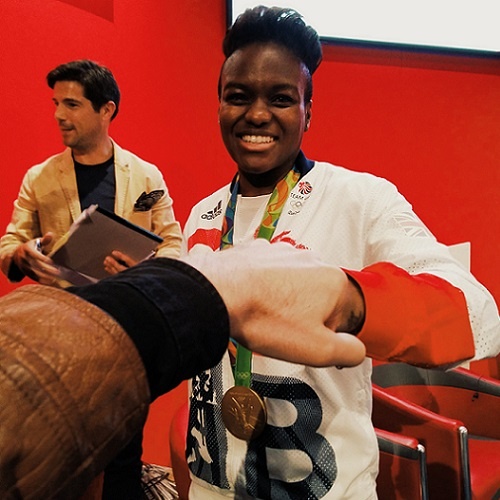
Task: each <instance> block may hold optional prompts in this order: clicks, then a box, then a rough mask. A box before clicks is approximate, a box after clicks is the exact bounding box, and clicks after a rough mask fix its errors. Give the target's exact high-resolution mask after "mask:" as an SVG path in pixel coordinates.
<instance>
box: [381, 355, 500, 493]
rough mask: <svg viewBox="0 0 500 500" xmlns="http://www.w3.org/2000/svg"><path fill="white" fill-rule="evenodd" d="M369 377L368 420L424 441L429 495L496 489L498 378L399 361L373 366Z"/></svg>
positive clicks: (499, 467)
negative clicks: (370, 413) (370, 415)
mask: <svg viewBox="0 0 500 500" xmlns="http://www.w3.org/2000/svg"><path fill="white" fill-rule="evenodd" d="M372 380H373V384H374V386H373V396H374V404H373V422H374V425H375V426H377V427H381V428H383V429H387V430H390V431H392V432H398V433H402V434H405V435H408V436H412V437H414V438H416V439H418V440H419V441H420V442H421V443H422V444H423V445H424V446H425V449H426V452H427V470H428V484H429V494H430V498H436V499H441V498H451V499H469V498H479V499H483V498H494V497H495V495H498V493H499V491H500V424H499V418H498V417H499V415H500V398H499V396H500V382H498V381H497V380H494V379H486V378H484V377H479V376H477V375H475V374H473V373H471V372H469V371H468V370H464V369H455V370H450V371H447V372H445V371H440V370H426V369H423V368H416V367H413V366H409V365H406V364H404V363H387V364H379V365H377V366H374V369H373V377H372Z"/></svg>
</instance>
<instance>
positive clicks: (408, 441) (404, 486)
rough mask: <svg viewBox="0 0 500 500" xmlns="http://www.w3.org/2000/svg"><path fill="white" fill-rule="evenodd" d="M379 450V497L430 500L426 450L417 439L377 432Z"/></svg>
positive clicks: (387, 499)
mask: <svg viewBox="0 0 500 500" xmlns="http://www.w3.org/2000/svg"><path fill="white" fill-rule="evenodd" d="M375 432H376V434H377V441H378V448H379V457H380V459H379V473H378V476H377V496H378V498H380V499H384V500H389V499H390V500H427V499H428V498H429V495H428V489H427V467H426V460H425V448H424V447H423V446H422V445H421V444H420V443H419V442H418V440H417V439H415V438H411V437H407V436H403V435H401V434H395V433H393V432H389V431H384V430H382V429H375Z"/></svg>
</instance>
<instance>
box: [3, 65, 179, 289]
mask: <svg viewBox="0 0 500 500" xmlns="http://www.w3.org/2000/svg"><path fill="white" fill-rule="evenodd" d="M47 83H48V85H49V87H50V88H51V89H53V97H52V100H53V102H54V105H55V108H56V110H55V119H56V121H57V124H58V126H59V129H60V132H61V136H62V140H63V143H64V145H65V146H67V149H66V150H65V151H63V152H62V153H59V154H57V155H55V156H52V157H50V158H48V159H47V160H45V161H44V162H43V163H41V164H39V165H35V166H34V167H32V168H30V169H29V170H28V172H27V173H26V175H25V177H24V180H23V182H22V185H21V189H20V191H19V195H18V198H17V200H16V201H15V202H14V211H13V214H12V219H11V222H10V223H9V225H8V226H7V230H6V234H5V235H4V236H3V237H2V238H1V240H0V265H1V269H2V272H3V273H4V274H5V275H6V276H7V277H8V279H9V280H10V281H13V282H18V281H21V280H22V279H23V278H24V276H29V277H30V278H32V279H34V280H35V281H38V282H39V283H41V284H47V285H54V284H56V283H57V278H58V276H59V271H58V269H57V268H56V267H55V265H54V263H53V262H52V260H51V259H50V258H49V257H47V254H48V253H49V252H50V250H51V249H52V248H53V245H54V244H55V243H56V242H57V240H58V239H59V238H61V237H62V236H63V235H64V234H65V233H66V232H67V231H68V229H69V227H70V226H71V224H72V223H73V222H74V220H75V219H76V218H77V217H78V216H79V215H80V213H81V212H82V210H84V209H85V208H87V207H89V206H90V205H92V204H98V205H99V206H100V207H102V208H104V209H107V210H108V211H110V212H114V213H116V214H117V215H119V216H121V217H124V218H125V219H127V220H129V221H130V222H133V223H135V224H137V225H139V226H142V227H144V228H145V229H147V230H149V231H152V232H154V233H155V234H157V235H159V236H161V237H162V238H163V242H162V243H161V244H160V245H159V246H158V249H157V252H156V254H157V255H158V256H163V257H177V256H178V255H179V249H180V243H181V232H180V228H179V224H178V222H177V221H176V220H175V218H174V213H173V210H172V199H171V198H170V197H169V194H168V190H167V186H166V184H165V181H164V179H163V177H162V174H161V172H160V171H159V170H158V169H157V168H156V166H154V165H152V164H150V163H147V162H145V161H144V160H142V159H141V158H139V157H138V156H136V155H134V154H133V153H131V152H129V151H126V150H124V149H122V148H121V147H120V146H118V144H116V143H115V142H114V141H113V140H112V139H111V137H110V136H109V126H110V123H111V121H112V120H113V119H114V118H115V117H116V115H117V113H118V110H119V105H120V90H119V88H118V85H117V83H116V81H115V78H114V77H113V74H112V73H111V71H110V70H109V69H108V68H106V67H104V66H101V65H99V64H97V63H95V62H93V61H89V60H80V61H72V62H69V63H66V64H62V65H60V66H58V67H57V68H55V69H53V70H52V71H51V72H50V73H49V74H48V75H47ZM134 264H135V262H134V261H133V260H132V259H131V258H130V257H129V256H127V255H125V254H123V253H121V252H118V251H115V252H113V253H112V254H111V255H110V256H108V257H107V258H106V260H105V262H103V266H104V268H105V269H106V271H108V272H109V273H110V274H115V273H117V272H119V271H122V270H123V269H125V268H126V267H130V266H132V265H134Z"/></svg>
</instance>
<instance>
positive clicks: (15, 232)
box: [0, 143, 182, 274]
mask: <svg viewBox="0 0 500 500" xmlns="http://www.w3.org/2000/svg"><path fill="white" fill-rule="evenodd" d="M113 146H114V158H115V179H116V195H115V213H116V214H117V215H120V216H121V217H124V218H125V219H127V220H129V221H130V222H133V223H134V224H137V225H139V226H141V227H144V228H145V229H148V230H149V231H152V232H154V233H156V234H158V235H159V236H161V237H162V238H163V240H164V241H163V243H161V245H160V246H159V247H158V250H157V256H162V257H174V258H175V257H178V256H179V253H180V247H181V241H182V235H181V230H180V225H179V223H178V222H177V221H176V220H175V217H174V212H173V209H172V199H171V198H170V196H169V194H168V189H167V186H166V184H165V181H164V179H163V176H162V174H161V172H160V171H159V170H158V168H157V167H156V166H154V165H153V164H151V163H148V162H145V161H144V160H141V159H140V158H139V157H138V156H136V155H134V154H133V153H131V152H129V151H126V150H124V149H122V148H120V146H118V145H117V144H116V143H113ZM155 190H163V191H164V194H163V196H162V197H161V198H160V199H159V200H158V201H157V202H156V203H155V204H154V205H153V206H152V207H151V208H149V209H147V210H143V211H138V210H134V205H135V203H136V201H137V200H138V198H139V197H140V196H141V195H142V194H143V193H146V194H148V193H151V192H152V191H155ZM80 213H81V209H80V200H79V197H78V189H77V185H76V176H75V169H74V165H73V159H72V157H71V150H70V149H69V148H68V149H66V150H65V151H64V152H62V153H60V154H57V155H55V156H52V157H51V158H48V159H47V160H45V161H44V162H43V163H41V164H39V165H35V166H33V167H31V168H30V169H29V170H28V171H27V172H26V175H25V176H24V179H23V182H22V185H21V189H20V191H19V195H18V197H17V199H16V201H15V202H14V211H13V213H12V219H11V221H10V223H9V224H8V226H7V230H6V234H5V235H4V236H3V237H2V238H1V239H0V264H1V269H2V271H3V272H4V273H5V274H7V273H8V270H9V267H10V263H11V257H12V254H13V253H14V251H15V249H16V248H17V246H18V245H20V244H21V243H24V242H26V241H28V240H31V239H33V238H37V237H39V236H42V235H44V234H45V233H47V232H48V231H51V232H53V233H54V235H55V238H54V242H55V241H57V240H58V239H59V238H60V237H61V236H63V235H64V234H65V233H66V232H67V231H68V229H69V227H70V226H71V224H72V223H73V221H74V220H75V219H76V218H77V217H78V216H79V215H80ZM48 251H50V248H49V249H48Z"/></svg>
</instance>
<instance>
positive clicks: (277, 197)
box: [220, 165, 300, 387]
mask: <svg viewBox="0 0 500 500" xmlns="http://www.w3.org/2000/svg"><path fill="white" fill-rule="evenodd" d="M299 178H300V172H299V170H298V169H297V168H296V167H295V165H294V167H293V168H292V169H291V170H289V171H288V173H287V174H286V176H285V177H284V178H283V179H281V180H280V181H279V182H278V184H276V187H275V188H274V191H273V192H272V194H271V197H270V198H269V201H268V203H267V206H266V210H265V212H264V216H263V217H262V221H261V223H260V227H259V231H258V233H257V238H264V239H266V240H268V241H270V240H271V238H272V236H273V234H274V231H275V230H276V226H277V225H278V220H279V218H280V215H281V212H282V211H283V207H284V206H285V203H286V200H287V199H288V196H289V194H290V191H291V190H292V189H293V188H294V186H295V185H296V184H297V182H298V180H299ZM238 188H239V182H238V177H236V181H235V182H234V185H233V189H232V191H231V196H230V198H229V202H228V204H227V208H226V213H225V214H224V221H223V223H222V237H221V243H220V249H221V250H223V249H225V248H227V247H230V246H232V245H233V234H234V217H235V213H236V201H237V199H238ZM251 372H252V351H250V350H249V349H247V348H246V347H243V346H242V345H238V346H237V350H236V364H235V366H234V381H235V384H236V385H237V386H243V387H250V382H251Z"/></svg>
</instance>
